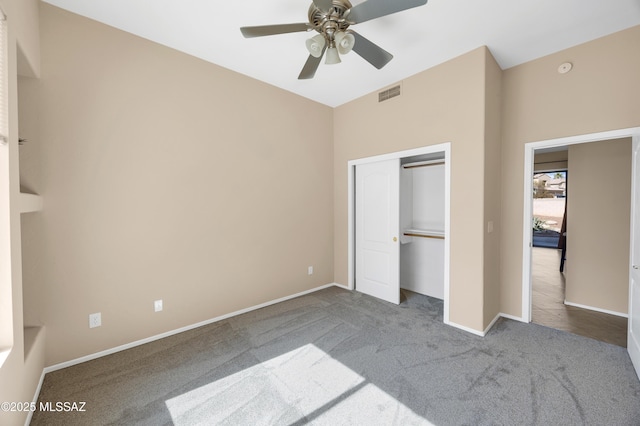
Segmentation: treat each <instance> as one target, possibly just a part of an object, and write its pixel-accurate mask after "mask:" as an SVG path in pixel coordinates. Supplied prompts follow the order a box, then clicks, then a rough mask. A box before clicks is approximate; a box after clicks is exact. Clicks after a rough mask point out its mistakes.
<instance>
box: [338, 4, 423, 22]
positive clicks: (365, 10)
mask: <svg viewBox="0 0 640 426" xmlns="http://www.w3.org/2000/svg"><path fill="white" fill-rule="evenodd" d="M425 4H427V0H367V1H365V2H364V3H360V4H358V5H355V6H353V7H352V8H351V9H349V10H348V11H347V13H346V18H347V20H348V21H350V22H354V23H356V24H358V23H360V22H365V21H369V20H371V19H375V18H380V17H382V16H386V15H391V14H392V13H396V12H401V11H403V10H407V9H412V8H414V7H418V6H423V5H425Z"/></svg>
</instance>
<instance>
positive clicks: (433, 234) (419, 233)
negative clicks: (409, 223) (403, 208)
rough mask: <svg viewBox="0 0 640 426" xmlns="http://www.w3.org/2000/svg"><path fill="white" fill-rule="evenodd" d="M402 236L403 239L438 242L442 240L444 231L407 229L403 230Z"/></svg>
mask: <svg viewBox="0 0 640 426" xmlns="http://www.w3.org/2000/svg"><path fill="white" fill-rule="evenodd" d="M402 234H403V235H404V236H405V237H422V238H436V239H439V240H444V231H439V230H436V229H417V228H408V229H405V230H404V231H403V233H402Z"/></svg>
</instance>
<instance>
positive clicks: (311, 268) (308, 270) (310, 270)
mask: <svg viewBox="0 0 640 426" xmlns="http://www.w3.org/2000/svg"><path fill="white" fill-rule="evenodd" d="M307 274H309V275H313V266H309V268H308V269H307Z"/></svg>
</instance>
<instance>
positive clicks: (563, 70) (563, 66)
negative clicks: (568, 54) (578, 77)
mask: <svg viewBox="0 0 640 426" xmlns="http://www.w3.org/2000/svg"><path fill="white" fill-rule="evenodd" d="M571 68H573V64H572V63H571V62H565V63H564V64H560V66H559V67H558V72H559V73H560V74H566V73H568V72H569V71H571Z"/></svg>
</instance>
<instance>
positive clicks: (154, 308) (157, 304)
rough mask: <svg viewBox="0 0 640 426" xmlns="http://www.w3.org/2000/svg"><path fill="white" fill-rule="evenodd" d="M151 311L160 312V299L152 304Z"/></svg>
mask: <svg viewBox="0 0 640 426" xmlns="http://www.w3.org/2000/svg"><path fill="white" fill-rule="evenodd" d="M153 310H154V311H156V312H160V311H161V310H162V299H160V300H156V301H155V302H153Z"/></svg>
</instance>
